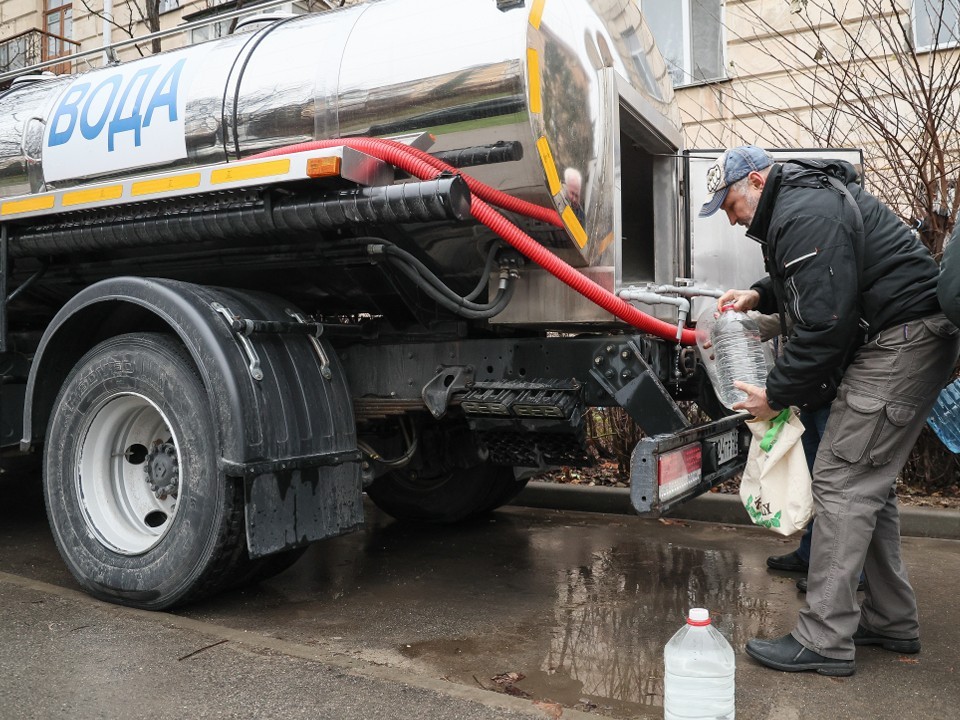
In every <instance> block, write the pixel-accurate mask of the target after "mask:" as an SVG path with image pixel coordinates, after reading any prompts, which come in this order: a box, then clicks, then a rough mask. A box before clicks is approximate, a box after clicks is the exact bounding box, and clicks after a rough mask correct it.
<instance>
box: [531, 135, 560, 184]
mask: <svg viewBox="0 0 960 720" xmlns="http://www.w3.org/2000/svg"><path fill="white" fill-rule="evenodd" d="M537 150H538V151H540V162H541V163H543V169H544V170H546V171H547V183H548V185H549V187H550V194H551V195H556V194H557V193H558V192H560V187H561V186H560V174H559V173H558V172H557V164H556V163H555V162H554V161H553V153H552V152H550V145H549V143H547V139H546V138H545V137H542V138H540V139H539V140H537Z"/></svg>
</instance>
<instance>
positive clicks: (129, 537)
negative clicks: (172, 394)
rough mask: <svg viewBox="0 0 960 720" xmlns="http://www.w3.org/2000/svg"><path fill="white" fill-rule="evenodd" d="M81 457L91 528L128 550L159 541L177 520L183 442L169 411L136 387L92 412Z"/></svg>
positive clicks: (81, 485) (80, 484) (83, 501)
mask: <svg viewBox="0 0 960 720" xmlns="http://www.w3.org/2000/svg"><path fill="white" fill-rule="evenodd" d="M82 438H83V440H82V442H81V444H80V455H79V457H78V460H77V467H76V473H75V477H76V482H77V491H78V493H77V496H78V497H79V498H80V505H81V508H82V510H83V516H84V519H85V521H86V523H87V526H88V528H89V529H90V531H91V532H92V533H93V534H94V535H95V536H96V537H97V538H98V539H99V540H100V542H102V543H103V544H104V545H106V546H107V547H109V548H111V549H112V550H114V551H115V552H118V553H120V554H123V555H140V554H142V553H145V552H147V551H148V550H150V549H151V548H153V547H154V546H156V545H157V544H158V543H159V542H160V541H161V540H162V539H163V537H164V535H166V533H167V531H168V530H169V529H170V526H171V525H172V524H173V520H174V517H175V516H176V511H177V499H178V496H179V487H180V484H179V468H180V445H179V443H178V441H177V438H176V436H175V435H174V434H173V431H172V430H171V428H170V423H169V421H168V420H167V418H166V416H165V415H164V414H163V412H162V411H161V410H160V408H158V407H157V406H156V404H154V403H153V402H152V401H151V400H149V399H147V398H146V397H143V396H142V395H137V394H135V393H122V394H117V395H114V396H112V397H110V398H107V399H106V400H105V401H104V402H102V403H101V404H100V405H99V406H98V407H97V409H96V410H95V411H94V412H93V413H92V414H91V419H90V421H89V422H88V423H87V426H86V428H85V429H84V431H83V433H82Z"/></svg>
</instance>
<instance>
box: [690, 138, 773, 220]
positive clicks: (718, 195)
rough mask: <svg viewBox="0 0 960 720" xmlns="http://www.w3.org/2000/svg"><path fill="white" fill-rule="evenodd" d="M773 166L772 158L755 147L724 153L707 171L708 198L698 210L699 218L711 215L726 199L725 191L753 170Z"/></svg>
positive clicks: (744, 147) (761, 149)
mask: <svg viewBox="0 0 960 720" xmlns="http://www.w3.org/2000/svg"><path fill="white" fill-rule="evenodd" d="M771 165H773V156H772V155H771V154H770V153H768V152H767V151H766V150H764V149H763V148H758V147H757V146H756V145H741V146H739V147H735V148H730V149H729V150H726V151H724V153H723V155H721V156H720V159H719V160H717V161H716V162H715V163H714V164H713V165H711V166H710V169H709V170H707V191H708V192H709V193H710V196H709V197H708V198H707V201H706V202H705V203H704V204H703V207H702V208H700V217H709V216H710V215H713V214H714V213H715V212H716V211H717V210H719V209H720V206H721V205H723V201H724V200H726V199H727V190H729V189H730V186H731V185H733V184H734V183H735V182H737V181H738V180H743V178H745V177H746V176H747V175H749V174H750V173H752V172H753V171H754V170H763V169H764V168H768V167H770V166H771Z"/></svg>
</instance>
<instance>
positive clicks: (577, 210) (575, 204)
mask: <svg viewBox="0 0 960 720" xmlns="http://www.w3.org/2000/svg"><path fill="white" fill-rule="evenodd" d="M563 187H564V189H563V196H564V197H565V198H566V199H567V202H568V203H569V204H570V209H571V210H573V214H574V215H576V216H577V220H579V221H580V224H581V225H583V203H582V201H581V199H580V193H581V191H582V189H583V175H581V174H580V171H579V170H577V169H576V168H572V167H568V168H567V169H566V170H564V171H563Z"/></svg>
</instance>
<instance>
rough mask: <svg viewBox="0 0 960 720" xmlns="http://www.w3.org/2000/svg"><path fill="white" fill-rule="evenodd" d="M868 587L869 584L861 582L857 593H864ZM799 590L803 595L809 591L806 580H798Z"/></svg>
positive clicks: (858, 584)
mask: <svg viewBox="0 0 960 720" xmlns="http://www.w3.org/2000/svg"><path fill="white" fill-rule="evenodd" d="M866 587H867V583H866V582H864V581H863V580H861V581H860V582H858V583H857V592H863V591H864V589H865V588H866ZM797 590H799V591H800V592H802V593H805V592H806V591H807V579H806V578H800V579H799V580H797Z"/></svg>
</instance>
